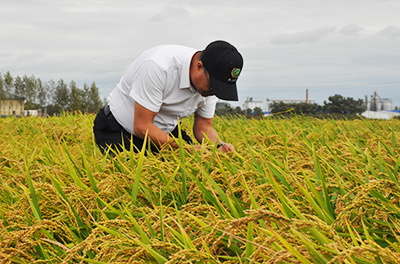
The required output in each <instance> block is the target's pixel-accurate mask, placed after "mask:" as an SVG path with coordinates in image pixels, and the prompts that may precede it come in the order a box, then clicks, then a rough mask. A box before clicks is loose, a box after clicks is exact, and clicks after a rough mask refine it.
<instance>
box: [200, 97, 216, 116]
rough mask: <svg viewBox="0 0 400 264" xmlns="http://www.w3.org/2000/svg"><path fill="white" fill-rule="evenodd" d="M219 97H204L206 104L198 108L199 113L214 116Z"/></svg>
mask: <svg viewBox="0 0 400 264" xmlns="http://www.w3.org/2000/svg"><path fill="white" fill-rule="evenodd" d="M217 101H218V98H217V97H216V96H208V97H206V98H205V99H204V104H203V105H202V106H201V107H199V108H198V109H197V111H196V112H197V113H198V114H199V115H200V116H202V117H204V118H213V117H214V113H215V106H216V104H217Z"/></svg>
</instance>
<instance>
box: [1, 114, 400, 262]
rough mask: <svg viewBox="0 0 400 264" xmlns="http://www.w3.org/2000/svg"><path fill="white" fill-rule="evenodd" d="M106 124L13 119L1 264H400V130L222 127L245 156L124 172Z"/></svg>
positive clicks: (130, 166) (5, 162)
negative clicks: (98, 129) (99, 141)
mask: <svg viewBox="0 0 400 264" xmlns="http://www.w3.org/2000/svg"><path fill="white" fill-rule="evenodd" d="M93 119H94V116H93V115H85V116H84V115H65V116H62V117H51V118H34V117H29V118H4V119H1V120H0V131H1V135H0V137H1V141H0V144H1V148H0V181H1V184H0V217H1V221H0V225H1V233H0V263H96V264H101V263H365V264H367V263H400V184H399V180H398V178H399V174H400V170H399V166H400V154H399V150H400V143H399V142H400V120H398V119H397V120H391V121H374V120H333V119H323V120H320V119H315V118H311V117H304V116H293V117H292V118H290V119H284V118H281V119H280V118H272V119H262V120H248V119H245V118H237V117H235V118H234V117H231V118H224V119H222V118H216V119H215V121H214V126H215V128H216V130H217V131H219V134H220V136H221V137H222V138H223V140H225V141H226V142H231V143H233V144H234V145H235V147H236V150H237V153H235V154H230V155H227V154H223V153H219V152H218V151H215V149H214V148H213V145H212V144H207V143H204V145H203V149H202V151H201V152H199V153H197V152H194V153H189V152H186V151H182V150H169V149H164V150H162V151H161V153H160V154H158V155H156V156H155V155H152V154H149V155H148V156H145V155H144V152H142V153H138V154H135V153H121V154H118V155H117V156H116V157H115V158H114V159H108V158H106V157H104V156H102V155H101V153H100V151H99V150H98V149H97V147H96V145H95V143H94V140H93V136H92V123H93ZM191 123H192V120H191V119H190V118H189V119H185V120H184V122H183V123H182V126H183V127H184V128H185V129H187V131H188V132H190V125H191ZM177 140H179V139H177ZM179 141H180V143H182V141H181V140H179Z"/></svg>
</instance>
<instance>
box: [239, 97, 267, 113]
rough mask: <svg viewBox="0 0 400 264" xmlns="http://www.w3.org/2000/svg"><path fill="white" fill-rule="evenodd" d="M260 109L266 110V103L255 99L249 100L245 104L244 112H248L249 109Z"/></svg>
mask: <svg viewBox="0 0 400 264" xmlns="http://www.w3.org/2000/svg"><path fill="white" fill-rule="evenodd" d="M256 107H259V108H261V110H264V103H263V101H253V98H252V97H250V98H247V100H246V101H245V102H244V104H243V110H244V111H246V110H247V109H251V110H252V111H254V108H256Z"/></svg>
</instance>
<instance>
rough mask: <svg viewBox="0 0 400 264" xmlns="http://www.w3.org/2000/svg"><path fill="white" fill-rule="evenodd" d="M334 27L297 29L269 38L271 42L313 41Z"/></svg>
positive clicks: (298, 42) (328, 32)
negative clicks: (297, 30)
mask: <svg viewBox="0 0 400 264" xmlns="http://www.w3.org/2000/svg"><path fill="white" fill-rule="evenodd" d="M335 30H336V28H335V27H332V26H327V27H322V28H317V29H313V30H306V31H299V32H296V33H293V34H282V35H278V36H275V37H273V38H272V39H271V41H270V42H271V43H272V44H301V43H314V42H317V41H318V40H320V39H322V38H323V37H325V36H327V35H329V34H331V33H334V32H335Z"/></svg>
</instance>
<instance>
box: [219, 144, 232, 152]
mask: <svg viewBox="0 0 400 264" xmlns="http://www.w3.org/2000/svg"><path fill="white" fill-rule="evenodd" d="M221 145H222V146H220V147H219V148H218V150H219V151H221V152H222V153H226V152H235V147H234V146H233V145H232V144H230V143H223V144H221Z"/></svg>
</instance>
